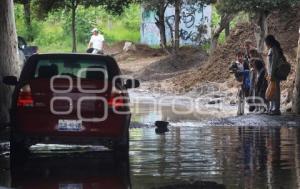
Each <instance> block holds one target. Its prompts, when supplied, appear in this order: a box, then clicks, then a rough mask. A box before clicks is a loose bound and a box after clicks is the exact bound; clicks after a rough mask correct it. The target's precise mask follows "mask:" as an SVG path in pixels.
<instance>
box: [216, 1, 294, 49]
mask: <svg viewBox="0 0 300 189" xmlns="http://www.w3.org/2000/svg"><path fill="white" fill-rule="evenodd" d="M297 2H299V0H276V1H270V0H224V1H221V4H222V6H221V10H220V11H221V12H223V14H225V13H227V14H236V13H238V12H240V11H245V12H247V13H250V15H251V17H252V22H253V23H254V24H255V26H256V28H255V30H254V32H255V37H256V41H257V48H258V50H259V51H260V52H262V51H263V50H264V38H265V37H266V35H267V34H268V25H267V17H268V16H269V14H270V13H271V12H272V11H274V10H278V9H285V8H289V7H290V6H292V5H294V4H296V3H297Z"/></svg>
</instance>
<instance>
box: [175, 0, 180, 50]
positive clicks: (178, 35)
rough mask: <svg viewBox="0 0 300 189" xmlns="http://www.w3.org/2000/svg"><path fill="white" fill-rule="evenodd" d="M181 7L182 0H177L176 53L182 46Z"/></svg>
mask: <svg viewBox="0 0 300 189" xmlns="http://www.w3.org/2000/svg"><path fill="white" fill-rule="evenodd" d="M180 9H181V0H175V29H174V30H175V46H174V50H175V53H177V52H178V50H179V46H180Z"/></svg>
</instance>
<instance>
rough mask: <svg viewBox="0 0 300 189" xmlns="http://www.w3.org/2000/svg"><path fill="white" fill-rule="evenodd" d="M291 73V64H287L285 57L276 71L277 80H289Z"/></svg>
mask: <svg viewBox="0 0 300 189" xmlns="http://www.w3.org/2000/svg"><path fill="white" fill-rule="evenodd" d="M290 72H291V64H290V63H288V62H287V60H286V58H285V57H284V56H283V57H282V58H281V60H280V64H279V65H278V67H277V70H276V78H278V79H279V80H281V81H282V80H287V77H288V76H289V74H290Z"/></svg>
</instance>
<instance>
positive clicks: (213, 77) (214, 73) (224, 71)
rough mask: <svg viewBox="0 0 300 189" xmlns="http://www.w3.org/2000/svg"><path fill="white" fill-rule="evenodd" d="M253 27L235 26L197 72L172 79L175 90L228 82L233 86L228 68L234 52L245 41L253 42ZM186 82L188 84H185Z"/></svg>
mask: <svg viewBox="0 0 300 189" xmlns="http://www.w3.org/2000/svg"><path fill="white" fill-rule="evenodd" d="M252 27H253V26H252V25H251V24H249V23H243V24H239V25H237V27H236V28H235V29H234V31H232V32H231V35H230V36H229V37H228V39H227V41H226V43H225V44H223V45H221V46H219V47H217V49H216V50H215V52H214V53H213V54H211V55H210V57H209V59H208V61H207V62H205V63H204V64H203V66H201V67H200V68H199V69H198V70H194V71H192V72H189V73H187V74H183V75H181V76H179V77H178V78H176V79H174V80H173V82H174V85H175V87H176V88H184V89H185V90H190V89H192V87H193V86H195V85H196V84H197V83H204V82H218V83H224V82H228V81H230V82H229V83H230V84H231V85H234V84H233V83H234V77H233V76H232V74H230V73H229V70H228V68H229V66H230V64H231V62H232V61H234V60H235V50H236V49H238V48H241V47H242V46H243V43H244V41H245V40H247V39H250V40H252V41H254V40H255V39H254V34H253V32H252V31H253V30H251V28H252ZM187 81H188V82H187Z"/></svg>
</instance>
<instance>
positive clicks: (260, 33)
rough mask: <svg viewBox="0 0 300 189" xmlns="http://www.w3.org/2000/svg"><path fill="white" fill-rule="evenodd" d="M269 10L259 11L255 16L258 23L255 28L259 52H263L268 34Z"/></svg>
mask: <svg viewBox="0 0 300 189" xmlns="http://www.w3.org/2000/svg"><path fill="white" fill-rule="evenodd" d="M268 15H269V12H266V11H260V12H257V13H256V14H255V16H254V22H255V25H256V28H255V30H254V35H255V38H256V43H257V49H258V52H260V53H262V52H263V51H264V48H265V41H264V40H265V37H266V36H267V34H268V23H267V18H268Z"/></svg>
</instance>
